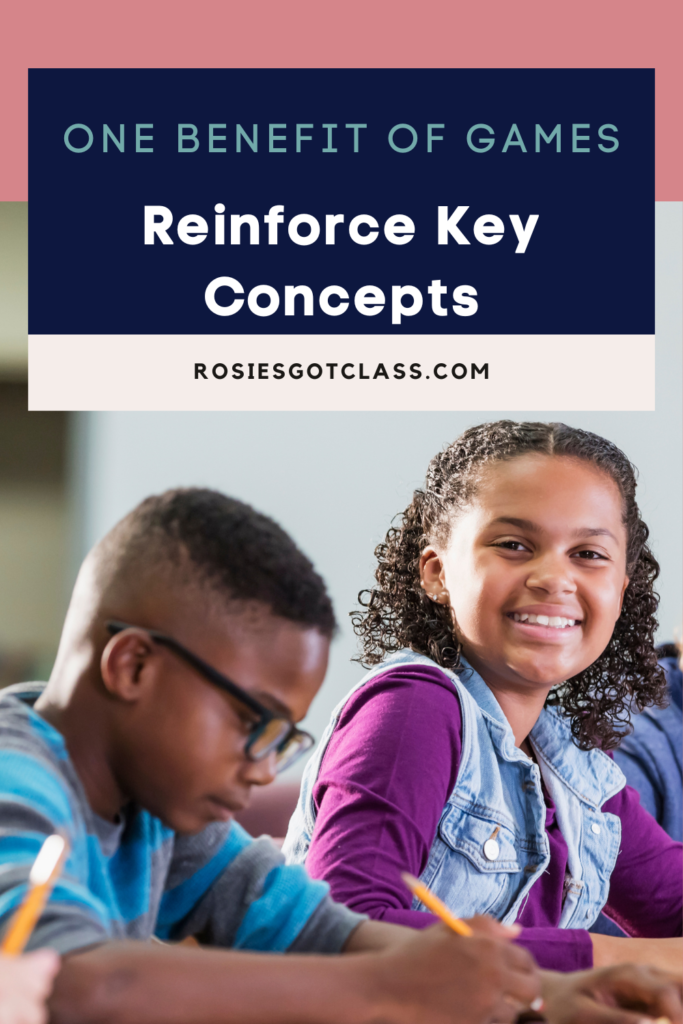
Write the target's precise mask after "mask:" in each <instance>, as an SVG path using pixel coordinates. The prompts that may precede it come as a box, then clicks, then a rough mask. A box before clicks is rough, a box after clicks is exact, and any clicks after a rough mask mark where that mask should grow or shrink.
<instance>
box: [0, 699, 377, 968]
mask: <svg viewBox="0 0 683 1024" xmlns="http://www.w3.org/2000/svg"><path fill="white" fill-rule="evenodd" d="M43 687H44V684H42V683H29V684H21V685H20V686H13V687H9V688H8V689H6V690H3V691H2V694H1V695H0V931H2V930H3V929H4V926H5V925H6V923H7V921H8V918H9V917H10V916H11V914H12V912H13V911H14V909H15V908H16V906H17V905H18V903H20V901H21V900H22V898H23V896H24V893H25V892H26V886H27V879H28V874H29V871H30V869H31V865H32V863H33V861H34V859H35V857H36V854H37V853H38V850H39V849H40V846H41V844H42V842H43V840H44V839H45V837H46V836H47V835H50V834H51V833H53V832H57V831H59V832H61V833H62V834H64V835H66V836H67V837H68V840H69V844H70V853H69V858H68V860H67V862H66V865H65V868H64V871H63V873H62V876H61V878H60V880H59V881H58V883H57V885H56V886H55V888H54V890H53V893H52V896H51V898H50V901H49V903H48V905H47V907H46V909H45V911H44V913H43V915H42V917H41V919H40V921H39V923H38V926H37V928H36V930H35V931H34V933H33V936H32V938H31V943H30V947H29V948H35V947H38V946H52V947H53V948H54V949H57V950H58V951H59V952H60V953H67V952H69V951H73V950H77V949H82V948H84V947H86V946H91V945H93V944H96V943H102V942H107V941H110V940H114V939H125V938H128V939H142V940H146V939H150V938H151V937H152V936H156V937H157V938H159V939H163V940H167V941H176V940H179V939H182V938H184V937H185V936H188V935H197V936H200V937H201V939H202V941H203V942H205V943H208V944H210V945H214V946H224V947H231V948H233V949H250V950H261V951H270V952H284V951H286V950H289V951H299V952H320V953H332V952H338V951H339V950H340V949H341V948H342V947H343V945H344V943H345V942H346V940H347V938H348V937H349V935H350V934H351V932H352V931H353V929H354V928H355V927H356V926H357V925H358V924H359V923H360V922H361V921H363V920H365V917H364V916H363V915H359V914H355V913H353V912H352V911H350V910H347V909H346V907H344V906H342V905H341V904H338V903H334V902H333V901H332V900H331V898H330V897H329V895H328V886H327V884H326V883H323V882H316V881H313V880H312V879H310V878H309V877H308V875H307V874H306V872H305V870H304V869H303V868H301V867H291V866H289V867H287V866H285V865H284V862H283V858H282V855H281V854H280V851H279V850H278V848H277V847H276V846H275V845H274V844H273V843H272V842H271V841H270V839H268V838H267V837H265V836H263V837H261V838H260V839H256V840H254V839H252V838H251V837H250V836H249V835H248V834H247V833H246V832H245V831H244V829H242V828H241V827H240V826H239V825H238V824H237V823H235V822H232V823H230V822H228V823H223V822H214V823H212V824H211V825H209V826H207V827H206V828H205V829H204V830H203V831H202V832H200V833H198V834H197V835H179V834H176V833H174V832H173V831H172V830H171V829H169V828H167V827H166V826H164V825H163V824H162V822H161V821H160V820H159V819H158V818H154V817H153V816H152V815H151V814H149V813H148V812H147V811H144V810H141V809H139V808H132V809H131V808H129V809H128V810H127V811H126V812H124V813H123V814H122V816H121V820H120V822H118V823H114V822H111V821H106V820H104V819H103V818H100V817H99V816H98V815H96V814H95V813H94V812H93V810H92V809H91V807H90V805H89V803H88V800H87V797H86V794H85V790H84V789H83V785H82V783H81V780H80V779H79V777H78V775H77V773H76V770H75V768H74V766H73V764H72V763H71V760H70V758H69V755H68V752H67V749H66V746H65V743H64V739H63V737H62V735H61V734H60V733H59V732H58V731H57V730H56V729H54V728H53V727H52V726H51V725H49V724H48V723H47V722H46V721H45V719H43V718H41V716H40V715H39V714H38V713H37V712H35V711H34V710H33V707H32V705H33V703H34V702H35V701H36V700H37V699H38V697H39V696H40V693H41V692H42V689H43Z"/></svg>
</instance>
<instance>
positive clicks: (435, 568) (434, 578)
mask: <svg viewBox="0 0 683 1024" xmlns="http://www.w3.org/2000/svg"><path fill="white" fill-rule="evenodd" d="M420 586H421V587H422V589H423V590H424V592H425V594H426V595H427V597H429V598H431V599H432V601H443V600H444V597H446V599H447V597H448V595H447V591H446V589H445V586H444V575H443V562H442V561H441V556H440V555H439V553H438V551H437V550H436V548H434V547H432V546H431V544H430V545H429V547H426V548H425V549H424V551H423V552H422V554H421V555H420Z"/></svg>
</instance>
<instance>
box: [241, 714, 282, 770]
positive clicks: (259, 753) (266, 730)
mask: <svg viewBox="0 0 683 1024" xmlns="http://www.w3.org/2000/svg"><path fill="white" fill-rule="evenodd" d="M291 727H292V726H291V722H288V721H287V720H286V719H285V718H271V720H270V721H269V722H266V724H265V725H264V726H263V728H262V729H261V731H260V732H259V734H258V736H256V737H255V738H254V741H253V743H251V744H250V745H249V753H250V755H251V757H252V758H253V759H254V760H255V761H260V760H261V758H263V757H267V756H268V754H269V753H270V752H271V750H275V749H276V748H277V747H278V746H279V745H280V743H282V741H283V739H284V738H285V736H286V735H287V733H288V732H289V730H290V729H291Z"/></svg>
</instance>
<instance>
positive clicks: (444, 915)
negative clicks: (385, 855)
mask: <svg viewBox="0 0 683 1024" xmlns="http://www.w3.org/2000/svg"><path fill="white" fill-rule="evenodd" d="M401 878H402V879H403V881H404V882H405V883H406V885H407V886H408V888H409V889H410V891H411V892H412V894H413V896H417V898H418V899H419V900H422V902H423V903H424V905H425V907H428V908H429V909H430V910H431V912H432V914H436V916H437V917H440V918H441V920H442V921H443V923H444V924H447V925H448V927H449V928H452V929H453V931H454V932H455V933H456V935H464V936H466V937H469V936H470V935H472V934H473V932H472V929H471V928H470V926H469V925H468V924H465V922H464V921H461V920H460V918H459V917H456V916H455V914H452V913H451V912H450V910H449V909H448V907H447V906H446V904H445V903H442V902H441V900H440V899H439V897H438V896H435V895H434V893H433V892H430V891H429V889H428V888H427V886H426V885H425V884H424V882H421V881H420V880H419V878H415V877H414V876H413V875H409V874H408V872H407V871H404V872H402V874H401Z"/></svg>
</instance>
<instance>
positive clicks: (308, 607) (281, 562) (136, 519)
mask: <svg viewBox="0 0 683 1024" xmlns="http://www.w3.org/2000/svg"><path fill="white" fill-rule="evenodd" d="M112 533H113V534H114V535H115V543H116V541H118V542H119V544H121V542H122V544H121V546H122V547H123V548H125V549H126V556H124V557H125V559H126V561H128V560H129V559H130V558H131V556H132V558H133V559H134V561H137V560H138V559H141V560H145V558H146V557H147V558H149V557H150V555H151V556H152V557H153V558H155V559H159V558H160V557H162V558H163V559H164V560H165V561H170V562H171V563H176V564H180V563H181V562H182V561H184V560H186V559H187V560H189V563H190V570H191V573H192V576H194V577H195V578H196V579H197V580H198V581H199V582H200V583H205V584H207V585H208V586H210V587H211V588H212V589H215V590H216V591H218V592H219V593H220V594H222V595H223V596H225V597H226V598H227V599H228V600H231V601H249V602H252V601H257V602H260V603H262V604H264V605H266V606H267V607H268V608H269V609H270V610H271V611H272V612H273V614H275V615H279V616H281V617H282V618H283V619H288V620H289V621H290V622H296V623H300V624H301V625H302V626H312V627H315V628H317V629H318V630H319V631H320V632H321V633H322V634H323V635H324V636H327V637H331V636H332V635H333V633H334V632H335V630H336V621H335V617H334V610H333V608H332V602H331V600H330V597H329V595H328V593H327V589H326V587H325V583H324V582H323V580H322V578H321V577H320V576H319V575H318V573H317V572H316V571H315V569H314V567H313V564H312V562H311V561H310V559H308V558H307V557H306V555H304V553H303V552H302V551H300V550H299V548H298V547H297V546H296V544H295V543H294V541H293V540H292V538H291V537H290V536H289V534H287V533H285V531H284V530H283V529H282V527H280V526H278V524H277V523H276V522H275V521H274V520H273V519H270V518H269V517H268V516H265V515H263V514H262V513H261V512H257V511H256V509H254V508H252V506H251V505H247V504H246V503H245V502H243V501H238V500H237V499H236V498H229V497H227V495H225V494H221V493H220V492H219V491H214V490H210V489H208V488H202V487H183V488H177V489H174V490H170V491H165V492H164V493H163V494H157V495H152V496H151V497H149V498H146V499H145V500H144V501H142V502H141V503H140V504H139V505H138V506H137V507H136V508H135V509H133V511H132V512H130V513H129V515H128V516H126V517H125V519H124V520H122V522H121V523H119V524H118V527H115V528H114V530H113V531H112ZM116 535H118V536H116ZM112 539H114V537H113V538H112ZM116 546H119V545H116ZM138 564H139V563H138Z"/></svg>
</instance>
